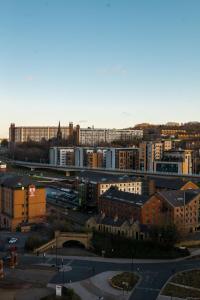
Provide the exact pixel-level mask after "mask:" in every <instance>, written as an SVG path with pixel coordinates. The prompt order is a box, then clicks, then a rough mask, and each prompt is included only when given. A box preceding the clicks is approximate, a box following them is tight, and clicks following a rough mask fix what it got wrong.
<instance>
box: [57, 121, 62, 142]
mask: <svg viewBox="0 0 200 300" xmlns="http://www.w3.org/2000/svg"><path fill="white" fill-rule="evenodd" d="M61 141H62V131H61V127H60V121H59V124H58V131H57V143H58V144H59V143H60V142H61Z"/></svg>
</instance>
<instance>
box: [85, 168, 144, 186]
mask: <svg viewBox="0 0 200 300" xmlns="http://www.w3.org/2000/svg"><path fill="white" fill-rule="evenodd" d="M79 174H80V175H79V178H80V179H82V180H83V181H89V182H95V183H104V182H105V183H114V182H115V183H116V182H133V181H141V180H142V179H141V178H139V177H133V176H128V175H126V174H125V175H114V174H107V173H105V174H102V173H98V172H90V171H81V172H80V173H79Z"/></svg>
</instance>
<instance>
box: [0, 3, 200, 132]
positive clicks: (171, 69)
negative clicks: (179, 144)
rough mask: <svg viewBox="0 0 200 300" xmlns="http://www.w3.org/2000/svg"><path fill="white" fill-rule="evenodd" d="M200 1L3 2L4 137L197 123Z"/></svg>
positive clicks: (0, 96)
mask: <svg viewBox="0 0 200 300" xmlns="http://www.w3.org/2000/svg"><path fill="white" fill-rule="evenodd" d="M199 110H200V1H199V0H188V1H185V0H137V1H136V0H0V111H1V117H0V137H1V136H2V135H7V132H8V130H7V129H8V126H9V124H10V122H15V123H16V125H22V124H24V125H36V124H40V125H50V124H55V125H57V124H58V121H59V120H60V121H61V124H62V125H64V124H68V122H69V121H73V122H74V123H80V125H81V126H82V127H86V126H91V125H94V126H95V127H111V128H113V127H118V128H121V127H126V126H132V125H134V124H136V123H138V122H155V123H161V122H167V121H179V122H186V121H189V120H193V121H194V120H196V121H199Z"/></svg>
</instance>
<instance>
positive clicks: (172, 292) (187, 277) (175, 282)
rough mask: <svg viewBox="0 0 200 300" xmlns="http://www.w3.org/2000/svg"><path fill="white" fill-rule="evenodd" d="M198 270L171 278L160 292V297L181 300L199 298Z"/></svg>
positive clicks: (199, 278)
mask: <svg viewBox="0 0 200 300" xmlns="http://www.w3.org/2000/svg"><path fill="white" fill-rule="evenodd" d="M199 282H200V270H189V271H184V272H180V273H177V274H176V275H175V276H173V277H172V278H171V279H170V280H169V281H168V282H167V284H166V285H165V286H164V288H163V290H162V291H161V297H160V299H162V295H163V296H168V297H178V298H181V299H187V298H188V297H191V298H198V299H199V298H200V286H199Z"/></svg>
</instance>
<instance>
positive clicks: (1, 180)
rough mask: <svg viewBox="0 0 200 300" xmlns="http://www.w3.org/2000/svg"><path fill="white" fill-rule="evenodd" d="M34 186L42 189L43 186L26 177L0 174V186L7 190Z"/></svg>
mask: <svg viewBox="0 0 200 300" xmlns="http://www.w3.org/2000/svg"><path fill="white" fill-rule="evenodd" d="M32 184H34V185H35V186H37V187H42V186H43V185H42V184H41V183H38V182H37V181H35V180H33V179H31V178H30V177H28V176H20V175H16V174H9V173H6V174H0V185H1V186H5V187H8V188H13V189H17V188H20V189H21V188H22V187H28V186H29V185H32Z"/></svg>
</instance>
